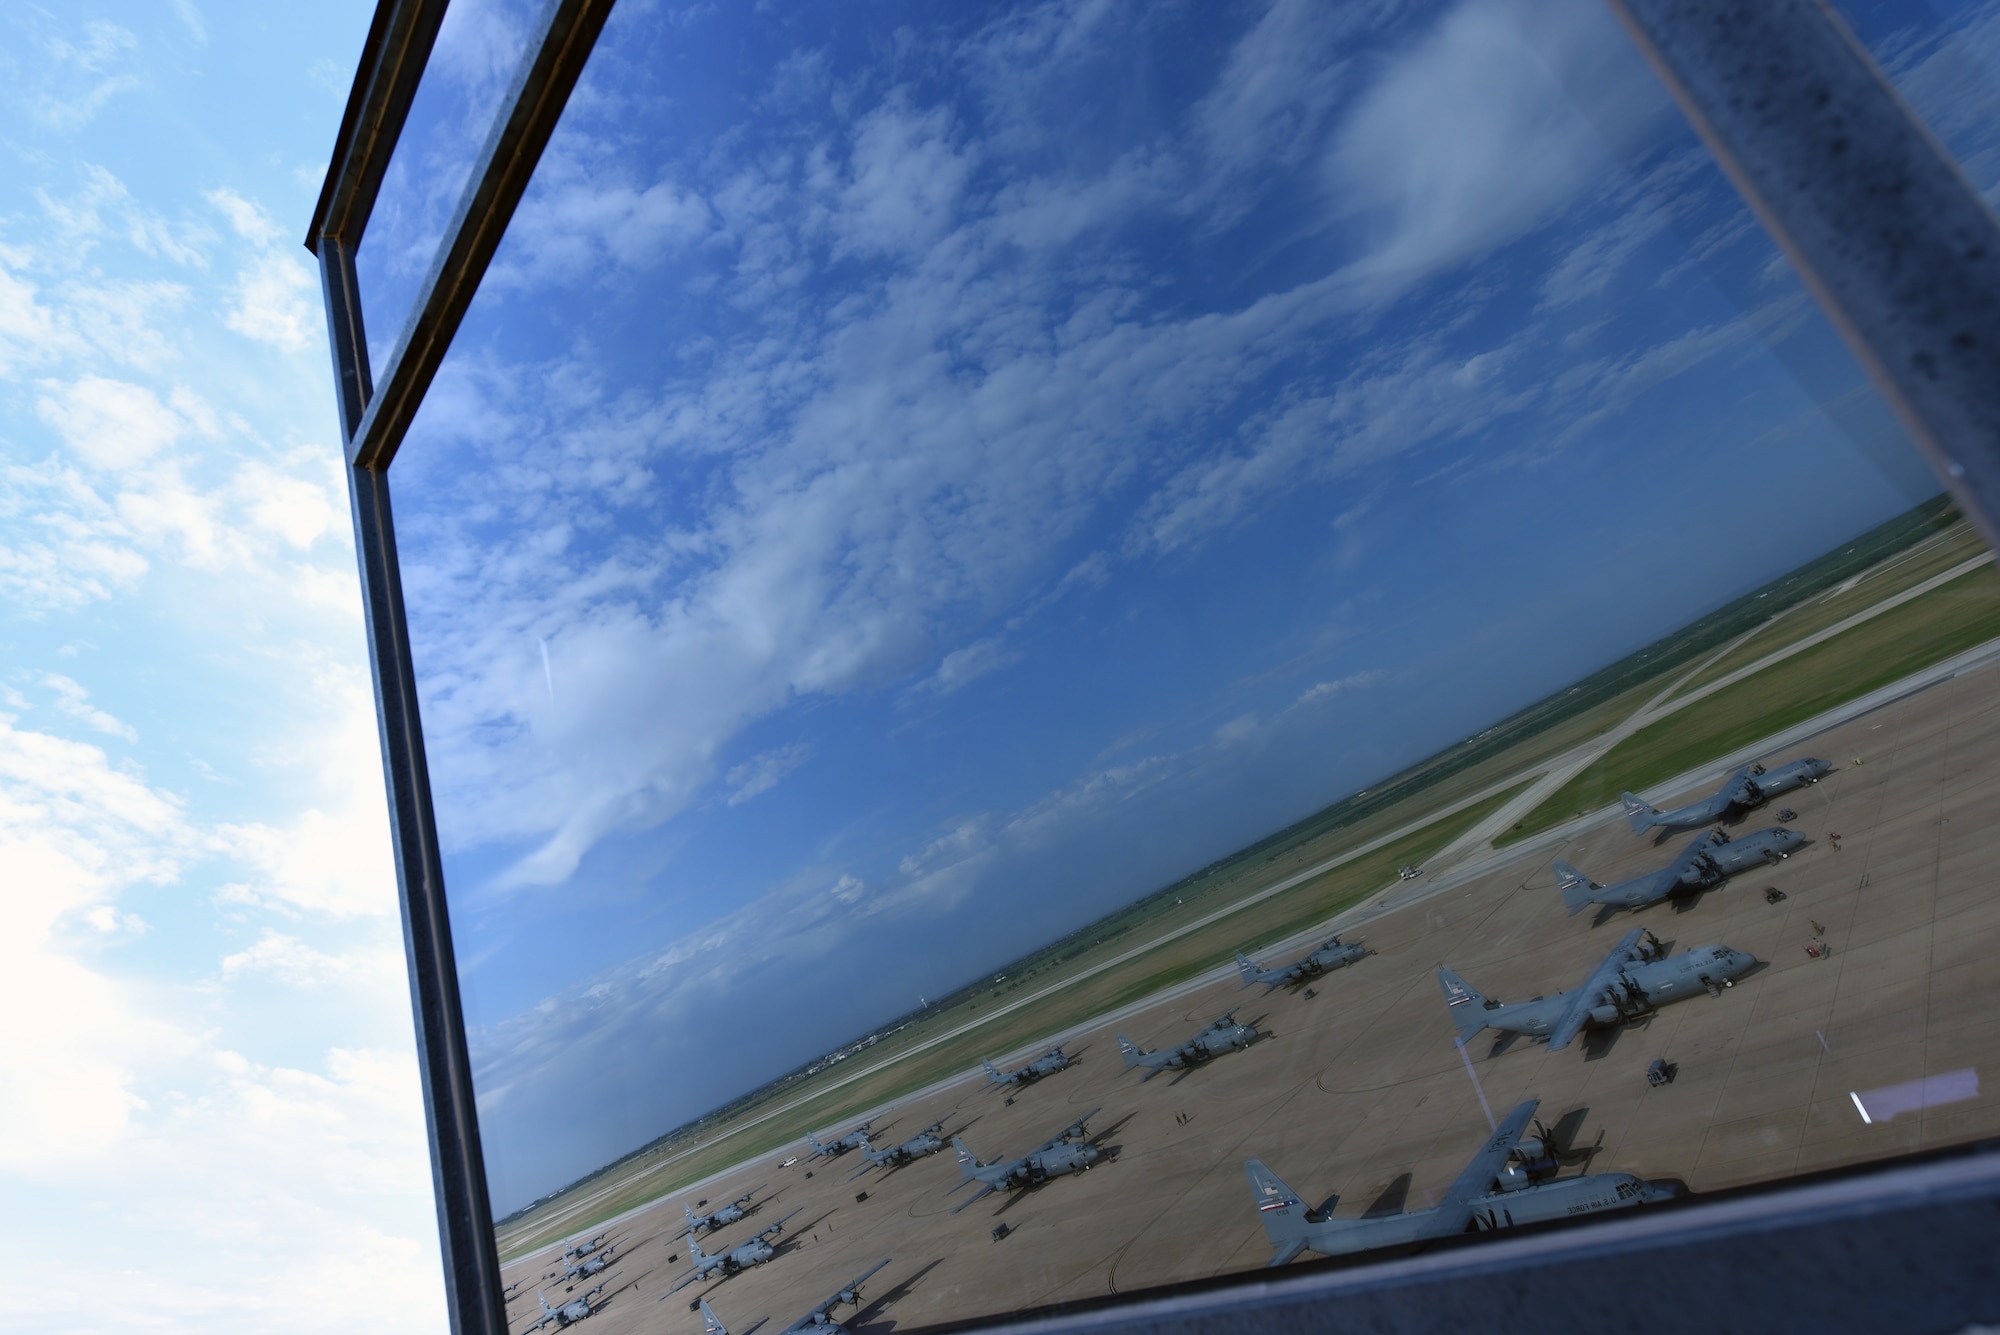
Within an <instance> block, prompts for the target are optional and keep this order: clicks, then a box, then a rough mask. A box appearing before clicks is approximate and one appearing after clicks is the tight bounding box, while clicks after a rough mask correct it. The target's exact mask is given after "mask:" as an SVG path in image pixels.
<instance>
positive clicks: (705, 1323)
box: [700, 1298, 729, 1335]
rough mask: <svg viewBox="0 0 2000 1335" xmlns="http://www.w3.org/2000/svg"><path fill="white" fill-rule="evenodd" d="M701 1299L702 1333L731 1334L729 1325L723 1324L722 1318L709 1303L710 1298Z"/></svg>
mask: <svg viewBox="0 0 2000 1335" xmlns="http://www.w3.org/2000/svg"><path fill="white" fill-rule="evenodd" d="M700 1301H701V1331H702V1335H729V1327H727V1326H725V1325H723V1324H722V1318H721V1317H719V1316H717V1315H716V1314H715V1309H714V1308H713V1307H710V1306H709V1305H708V1299H706V1298H703V1299H701V1300H700Z"/></svg>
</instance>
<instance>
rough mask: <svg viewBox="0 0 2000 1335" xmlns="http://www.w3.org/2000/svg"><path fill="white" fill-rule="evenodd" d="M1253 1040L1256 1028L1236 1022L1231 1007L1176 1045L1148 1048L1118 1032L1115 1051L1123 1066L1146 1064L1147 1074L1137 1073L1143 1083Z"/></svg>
mask: <svg viewBox="0 0 2000 1335" xmlns="http://www.w3.org/2000/svg"><path fill="white" fill-rule="evenodd" d="M1256 1041H1257V1031H1256V1030H1255V1029H1252V1028H1251V1027H1250V1026H1249V1025H1247V1024H1238V1023H1236V1012H1235V1011H1231V1012H1229V1013H1228V1014H1227V1015H1225V1016H1223V1017H1222V1018H1221V1019H1219V1020H1217V1021H1216V1022H1215V1023H1214V1024H1212V1025H1210V1026H1209V1027H1208V1028H1206V1029H1204V1030H1202V1031H1201V1032H1200V1033H1198V1034H1196V1035H1195V1036H1194V1037H1193V1038H1191V1039H1189V1040H1188V1041H1187V1042H1185V1043H1183V1044H1181V1045H1180V1046H1179V1047H1177V1048H1156V1049H1154V1050H1153V1051H1151V1052H1148V1051H1146V1050H1145V1049H1144V1048H1142V1047H1140V1046H1139V1045H1138V1044H1137V1043H1134V1042H1133V1041H1132V1040H1131V1039H1129V1038H1127V1037H1125V1035H1123V1034H1120V1035H1118V1051H1120V1052H1121V1053H1123V1054H1124V1055H1125V1069H1126V1070H1128V1071H1129V1070H1131V1069H1132V1068H1133V1067H1134V1066H1143V1067H1145V1068H1146V1074H1144V1075H1142V1076H1140V1077H1139V1080H1140V1083H1142V1084H1143V1083H1144V1082H1146V1081H1148V1080H1151V1079H1152V1078H1153V1077H1154V1076H1156V1075H1158V1074H1159V1073H1160V1072H1162V1071H1184V1070H1186V1069H1188V1068H1189V1067H1191V1066H1199V1065H1201V1064H1202V1063H1203V1062H1205V1061H1207V1060H1209V1058H1211V1057H1220V1056H1221V1055H1222V1054H1223V1053H1225V1052H1241V1051H1242V1050H1243V1049H1245V1048H1247V1047H1249V1046H1250V1045H1251V1044H1252V1043H1255V1042H1256Z"/></svg>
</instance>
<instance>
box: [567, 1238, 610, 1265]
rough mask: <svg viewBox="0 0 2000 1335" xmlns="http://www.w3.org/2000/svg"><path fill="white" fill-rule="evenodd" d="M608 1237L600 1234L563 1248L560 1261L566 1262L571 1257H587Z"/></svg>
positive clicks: (581, 1239)
mask: <svg viewBox="0 0 2000 1335" xmlns="http://www.w3.org/2000/svg"><path fill="white" fill-rule="evenodd" d="M610 1236H611V1235H610V1234H609V1233H600V1234H598V1235H597V1236H596V1237H594V1238H580V1239H578V1240H577V1241H575V1242H572V1243H571V1244H570V1245H569V1246H567V1247H565V1248H563V1254H562V1259H563V1260H565V1261H567V1260H569V1259H570V1258H571V1257H572V1256H588V1255H590V1254H591V1253H592V1252H594V1251H596V1250H597V1249H598V1248H599V1247H602V1246H603V1245H604V1240H605V1239H606V1238H608V1237H610Z"/></svg>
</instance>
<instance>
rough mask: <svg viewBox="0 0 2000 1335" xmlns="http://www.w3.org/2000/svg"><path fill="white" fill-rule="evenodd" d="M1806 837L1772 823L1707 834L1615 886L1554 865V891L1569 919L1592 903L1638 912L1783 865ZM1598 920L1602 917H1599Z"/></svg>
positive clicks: (1574, 870)
mask: <svg viewBox="0 0 2000 1335" xmlns="http://www.w3.org/2000/svg"><path fill="white" fill-rule="evenodd" d="M1805 844H1806V837H1805V836H1804V835H1802V834H1800V833H1799V832H1798V831H1797V830H1788V829H1786V828H1785V827H1784V826H1782V825H1773V826H1772V827H1771V828H1770V829H1768V830H1759V831H1757V833H1755V834H1746V835H1744V836H1743V837H1742V838H1740V839H1731V838H1730V837H1729V836H1728V835H1726V834H1724V833H1723V832H1722V831H1720V830H1710V831H1709V832H1708V833H1706V834H1704V835H1702V836H1701V837H1700V838H1698V839H1694V840H1691V841H1690V842H1689V843H1688V846H1687V847H1686V848H1684V849H1682V850H1681V854H1680V856H1679V857H1677V858H1675V859H1674V860H1673V861H1672V862H1669V863H1668V864H1667V865H1666V866H1664V867H1662V868H1660V870H1658V871H1654V872H1647V873H1646V874H1645V875H1644V876H1635V877H1633V878H1632V879H1631V880H1629V881H1620V882H1618V883H1617V884H1616V885H1599V884H1598V883H1597V882H1596V881H1593V880H1591V879H1590V878H1589V877H1588V876H1585V875H1584V874H1583V873H1582V872H1580V871H1578V870H1577V869H1576V868H1574V867H1572V866H1570V865H1569V864H1568V863H1567V862H1557V863H1556V864H1555V872H1556V889H1558V890H1560V891H1561V892H1562V897H1563V903H1565V904H1567V905H1569V911H1570V914H1571V916H1574V915H1576V914H1578V913H1581V912H1583V911H1584V910H1585V909H1587V908H1589V907H1590V906H1591V905H1592V904H1602V905H1603V906H1604V907H1605V908H1606V909H1614V910H1615V909H1642V908H1645V907H1646V906H1647V905H1648V904H1657V903H1659V902H1660V901H1661V900H1663V899H1668V898H1671V897H1672V896H1674V895H1679V894H1684V893H1686V892H1688V891H1691V890H1706V889H1708V888H1709V887H1711V886H1716V885H1720V884H1722V883H1723V882H1724V881H1726V880H1728V879H1729V878H1730V877H1732V876H1735V875H1738V874H1739V873H1742V872H1746V871H1749V870H1750V869H1751V868H1752V867H1768V866H1770V865H1771V864H1773V863H1776V862H1782V861H1783V860H1784V859H1786V858H1788V857H1790V856H1791V855H1792V854H1793V853H1794V852H1796V851H1798V850H1799V849H1801V848H1803V847H1805ZM1599 921H1602V919H1599Z"/></svg>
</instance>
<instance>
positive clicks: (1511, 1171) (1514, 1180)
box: [1494, 1163, 1535, 1191]
mask: <svg viewBox="0 0 2000 1335" xmlns="http://www.w3.org/2000/svg"><path fill="white" fill-rule="evenodd" d="M1494 1180H1495V1182H1496V1183H1498V1185H1499V1187H1500V1190H1502V1191H1522V1190H1524V1189H1526V1188H1528V1187H1532V1186H1534V1185H1535V1179H1534V1178H1533V1177H1531V1176H1529V1174H1528V1170H1527V1169H1525V1168H1523V1167H1521V1165H1519V1164H1516V1163H1510V1164H1508V1165H1507V1166H1506V1167H1505V1168H1503V1169H1501V1170H1500V1175H1499V1176H1498V1177H1497V1178H1495V1179H1494Z"/></svg>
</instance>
